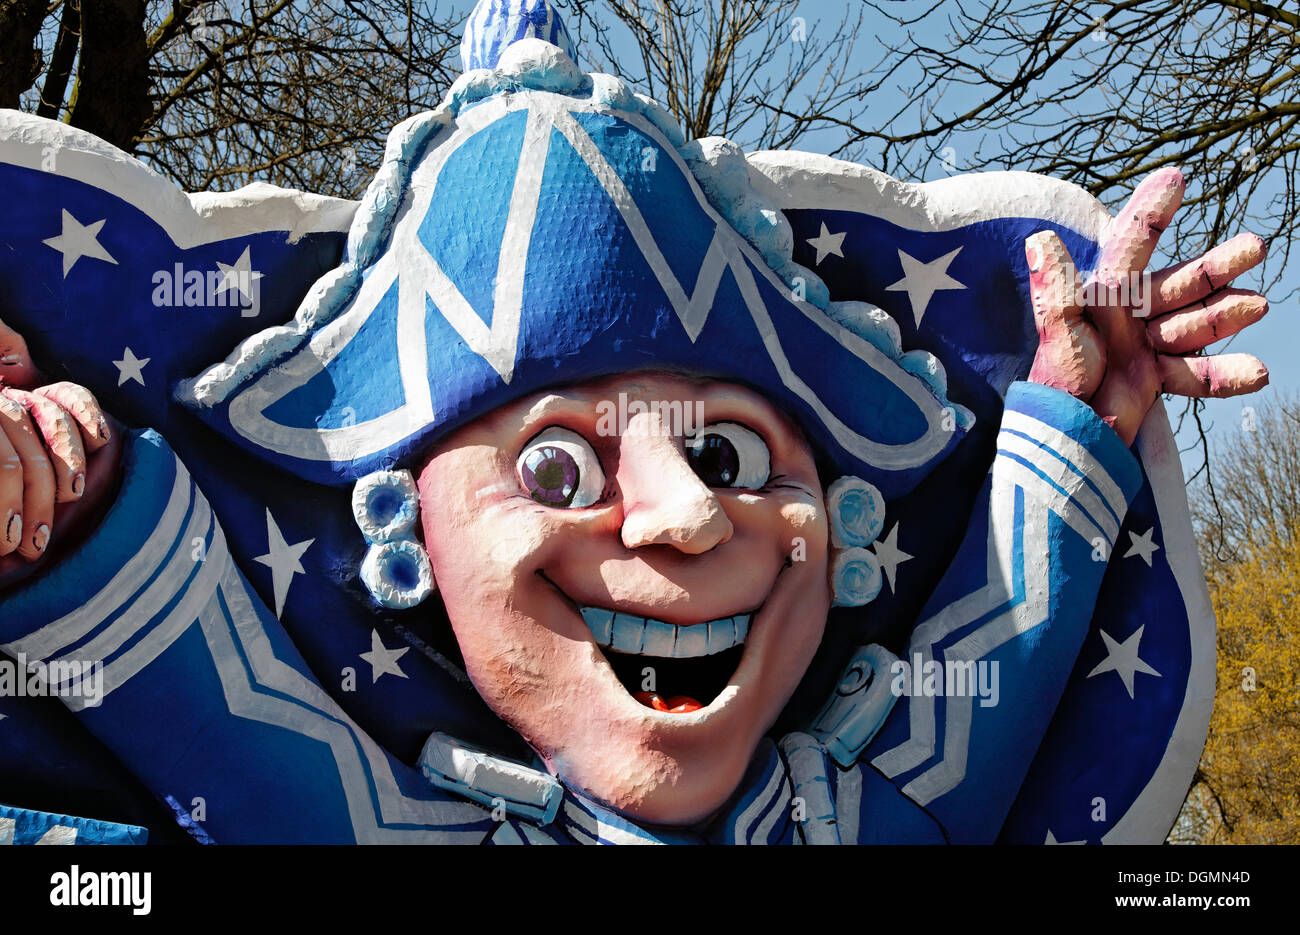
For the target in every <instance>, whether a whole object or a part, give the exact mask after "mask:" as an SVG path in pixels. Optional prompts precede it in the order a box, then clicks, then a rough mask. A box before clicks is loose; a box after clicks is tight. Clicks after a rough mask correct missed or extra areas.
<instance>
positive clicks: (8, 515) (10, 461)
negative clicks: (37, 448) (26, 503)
mask: <svg viewBox="0 0 1300 935" xmlns="http://www.w3.org/2000/svg"><path fill="white" fill-rule="evenodd" d="M22 538H23V462H22V459H21V458H19V457H18V452H16V451H14V446H13V445H11V444H9V437H8V436H7V435H5V433H4V431H3V429H0V555H8V554H9V553H10V552H12V551H13V550H14V549H16V548H18V546H19V545H21V544H22Z"/></svg>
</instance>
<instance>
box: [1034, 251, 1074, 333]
mask: <svg viewBox="0 0 1300 935" xmlns="http://www.w3.org/2000/svg"><path fill="white" fill-rule="evenodd" d="M1025 259H1026V261H1027V262H1028V264H1029V294H1030V295H1031V296H1032V297H1033V302H1034V319H1035V320H1036V322H1037V323H1038V332H1039V334H1040V335H1041V334H1043V330H1044V328H1051V327H1052V326H1056V325H1069V324H1072V323H1073V322H1074V321H1075V320H1076V319H1078V318H1081V317H1082V315H1083V307H1082V305H1081V304H1080V302H1079V296H1078V293H1079V274H1078V272H1077V271H1076V270H1075V266H1074V260H1073V259H1072V258H1071V257H1070V251H1069V250H1067V249H1066V246H1065V244H1064V243H1062V242H1061V238H1060V237H1058V236H1056V233H1055V232H1053V231H1040V232H1039V233H1037V234H1033V235H1031V236H1030V237H1027V238H1025Z"/></svg>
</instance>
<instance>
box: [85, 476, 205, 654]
mask: <svg viewBox="0 0 1300 935" xmlns="http://www.w3.org/2000/svg"><path fill="white" fill-rule="evenodd" d="M211 528H212V510H211V508H210V507H209V506H208V502H207V500H205V499H204V498H203V496H202V495H201V494H197V495H196V498H195V501H194V512H193V513H192V514H191V515H190V521H189V524H188V525H187V526H186V527H185V531H184V532H183V533H181V536H180V545H179V547H178V548H177V549H176V552H175V554H173V555H172V557H171V559H170V560H169V561H168V562H167V565H166V566H165V567H163V568H162V569H160V570H159V571H158V574H157V577H155V578H154V580H153V582H152V583H151V584H150V585H149V587H147V588H145V590H144V592H143V593H142V594H141V595H140V596H139V597H138V598H137V599H136V600H135V601H133V602H132V603H131V605H130V606H129V607H127V608H126V609H125V610H124V611H123V612H122V614H121V616H120V617H118V619H117V620H116V621H114V622H113V623H112V624H110V625H109V626H108V627H107V628H106V629H104V630H103V631H102V632H100V633H99V634H97V635H96V636H95V638H94V639H92V640H90V642H88V643H86V644H85V645H84V646H82V647H80V648H79V649H76V650H75V651H73V652H71V653H69V654H68V655H67V656H66V657H65V658H76V659H85V660H87V661H90V660H95V659H100V660H107V659H108V658H109V657H110V656H111V655H113V653H115V652H117V651H118V650H119V649H120V648H121V647H122V645H123V644H124V643H126V641H127V640H129V639H131V638H132V637H134V636H135V635H136V634H137V633H139V632H140V631H141V630H143V629H145V628H146V627H147V626H148V625H149V621H150V620H152V619H153V618H154V617H155V616H156V615H157V614H158V613H159V612H160V611H161V610H162V609H163V607H164V606H166V605H167V603H168V602H170V601H171V600H172V599H173V598H175V597H176V595H177V594H179V593H180V592H181V589H182V588H183V587H184V586H185V582H186V581H187V580H188V579H189V577H190V575H191V574H192V573H193V572H194V566H195V560H194V559H193V558H191V556H190V550H189V549H188V548H187V546H188V544H189V543H191V542H193V541H194V540H195V539H201V540H202V541H203V542H207V538H208V532H209V530H210V529H211ZM210 551H211V552H213V553H215V554H213V555H209V557H208V558H210V559H213V560H214V561H215V562H216V563H218V564H219V563H220V562H221V561H222V560H224V559H225V542H224V540H221V541H218V540H216V539H214V540H213V543H212V548H211V550H210ZM206 561H207V559H205V563H206ZM207 577H208V578H209V579H210V580H211V575H210V574H209V575H208V576H207ZM215 586H216V585H215V581H211V584H210V586H209V589H208V590H209V592H211V589H212V587H215ZM191 590H192V588H191ZM174 616H175V615H174V613H173V614H171V615H169V616H168V619H172V618H173V617H174ZM193 621H194V613H193V612H191V614H190V618H189V622H191V623H192V622H193ZM146 642H147V641H146ZM139 645H140V644H136V646H134V647H132V651H134V650H136V649H138V648H139Z"/></svg>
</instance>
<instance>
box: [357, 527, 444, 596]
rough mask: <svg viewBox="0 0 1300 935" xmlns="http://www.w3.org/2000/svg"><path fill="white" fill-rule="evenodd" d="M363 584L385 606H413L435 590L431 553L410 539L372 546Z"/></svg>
mask: <svg viewBox="0 0 1300 935" xmlns="http://www.w3.org/2000/svg"><path fill="white" fill-rule="evenodd" d="M361 582H362V584H364V585H365V586H366V590H367V591H369V592H370V595H371V597H373V598H374V599H375V600H376V601H378V602H379V603H380V604H382V605H383V606H384V607H388V608H391V609H393V610H406V609H407V608H410V607H414V606H415V605H416V604H419V603H420V602H421V601H423V600H424V599H425V598H427V597H428V596H429V595H430V594H432V593H433V591H434V584H433V567H432V566H431V565H430V564H429V553H427V552H425V551H424V548H423V547H422V546H421V545H420V544H419V543H418V542H415V541H414V540H411V539H395V540H394V541H392V542H382V543H377V544H375V545H372V546H371V547H370V548H369V549H368V550H367V551H366V557H365V559H364V560H363V561H362V562H361Z"/></svg>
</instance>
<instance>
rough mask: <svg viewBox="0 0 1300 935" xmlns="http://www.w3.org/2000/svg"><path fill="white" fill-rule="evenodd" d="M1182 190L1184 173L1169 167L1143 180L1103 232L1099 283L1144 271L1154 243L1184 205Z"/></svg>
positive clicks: (1098, 271) (1149, 260)
mask: <svg viewBox="0 0 1300 935" xmlns="http://www.w3.org/2000/svg"><path fill="white" fill-rule="evenodd" d="M1184 187H1185V183H1184V182H1183V173H1182V172H1180V171H1178V169H1176V168H1174V167H1172V166H1170V167H1169V168H1165V169H1160V170H1159V171H1157V172H1153V173H1151V174H1150V175H1148V176H1147V177H1146V178H1145V179H1143V180H1142V184H1141V185H1139V186H1138V187H1137V189H1136V190H1135V191H1134V192H1133V195H1132V196H1131V197H1130V198H1129V200H1128V201H1127V202H1126V203H1125V205H1124V207H1123V208H1121V209H1120V212H1119V214H1117V215H1116V216H1115V219H1114V220H1113V221H1111V225H1110V229H1109V230H1108V231H1107V232H1106V238H1105V244H1104V246H1103V247H1102V251H1101V257H1100V258H1099V259H1098V261H1097V277H1098V278H1099V279H1102V280H1107V279H1109V277H1110V276H1111V275H1114V274H1127V273H1129V272H1132V271H1138V272H1140V271H1142V270H1144V269H1146V267H1147V264H1148V263H1149V262H1151V254H1152V253H1153V252H1155V248H1156V241H1158V240H1159V239H1160V235H1161V234H1162V233H1163V232H1164V230H1165V228H1167V227H1168V226H1169V224H1170V222H1172V221H1173V219H1174V213H1175V212H1176V211H1177V210H1178V206H1179V205H1181V204H1182V203H1183V189H1184Z"/></svg>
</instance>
